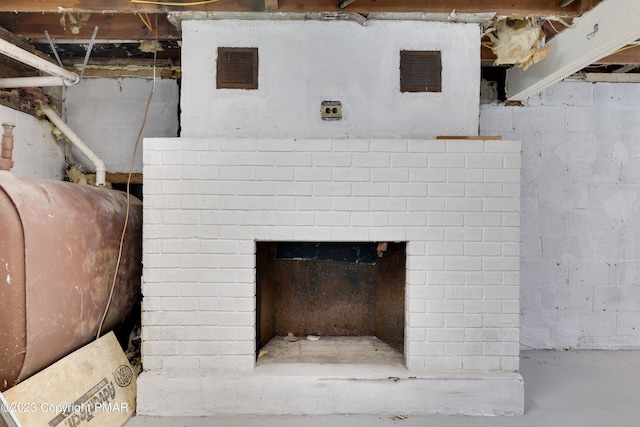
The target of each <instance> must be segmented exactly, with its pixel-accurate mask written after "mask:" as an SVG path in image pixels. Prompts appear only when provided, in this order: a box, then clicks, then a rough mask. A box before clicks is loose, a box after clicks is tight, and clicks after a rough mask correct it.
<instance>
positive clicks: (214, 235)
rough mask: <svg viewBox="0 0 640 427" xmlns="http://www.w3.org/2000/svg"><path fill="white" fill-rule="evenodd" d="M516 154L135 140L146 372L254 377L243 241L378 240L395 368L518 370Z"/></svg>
mask: <svg viewBox="0 0 640 427" xmlns="http://www.w3.org/2000/svg"><path fill="white" fill-rule="evenodd" d="M302 150H303V151H302ZM519 152H520V146H519V144H518V143H515V142H512V141H458V140H451V141H446V140H438V141H413V140H411V141H402V140H400V141H395V140H394V141H378V140H372V141H369V140H318V141H313V140H304V141H301V140H298V141H296V140H266V141H256V140H221V139H205V140H203V139H188V138H182V139H145V142H144V160H145V166H144V175H145V186H144V189H145V194H144V200H145V223H144V259H143V262H144V286H143V293H144V302H143V342H144V345H143V357H144V363H145V369H149V370H163V369H164V370H167V369H173V368H207V369H253V366H254V360H255V342H254V339H255V312H254V309H255V284H254V281H255V268H254V265H255V241H257V240H296V241H327V240H333V241H387V240H390V241H408V244H407V286H406V298H407V304H406V306H407V312H406V328H405V337H406V338H405V339H406V346H405V349H406V350H405V352H406V355H405V356H406V363H407V366H408V367H409V368H410V369H414V370H420V369H471V370H473V369H483V370H501V369H503V370H510V371H513V370H517V369H518V363H517V361H518V350H519V349H518V339H519V335H518V333H517V330H518V324H519V317H518V314H517V313H518V307H519V292H518V272H519V268H520V266H519V245H518V241H519V237H518V236H519V218H518V215H519V212H518V211H519V202H518V197H519V193H518V192H514V191H513V189H512V187H513V185H514V183H515V184H516V185H517V183H518V179H519V171H518V165H519V162H518V161H514V158H517V157H518V156H519ZM167 153H170V154H169V155H166V154H167ZM193 153H198V155H196V156H189V154H193ZM176 158H177V159H180V158H187V159H190V161H188V162H187V163H186V164H183V165H181V164H179V163H176V161H175V159H176ZM195 159H198V161H197V162H196V161H194V160H195ZM165 161H166V164H165ZM194 163H197V164H194ZM248 164H257V165H259V166H258V167H256V166H251V165H248ZM399 165H402V166H399ZM427 165H431V167H427ZM507 167H508V168H511V169H507ZM434 171H436V172H442V173H434ZM187 176H188V177H194V180H190V179H189V180H187V179H184V178H185V177H187ZM412 177H420V179H418V180H413V179H412Z"/></svg>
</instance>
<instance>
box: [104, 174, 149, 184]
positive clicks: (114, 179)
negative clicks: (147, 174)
mask: <svg viewBox="0 0 640 427" xmlns="http://www.w3.org/2000/svg"><path fill="white" fill-rule="evenodd" d="M105 178H106V180H107V182H110V183H112V184H126V183H127V180H128V179H129V174H128V173H125V172H107V173H106V174H105ZM131 183H132V184H142V174H141V173H137V172H134V173H132V174H131Z"/></svg>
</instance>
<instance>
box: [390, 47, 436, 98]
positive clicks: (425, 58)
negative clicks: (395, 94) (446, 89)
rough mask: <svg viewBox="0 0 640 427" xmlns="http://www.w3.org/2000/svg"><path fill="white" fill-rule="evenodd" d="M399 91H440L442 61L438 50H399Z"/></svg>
mask: <svg viewBox="0 0 640 427" xmlns="http://www.w3.org/2000/svg"><path fill="white" fill-rule="evenodd" d="M400 91H401V92H441V91H442V63H441V59H440V52H439V51H424V50H401V51H400Z"/></svg>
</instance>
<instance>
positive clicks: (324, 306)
mask: <svg viewBox="0 0 640 427" xmlns="http://www.w3.org/2000/svg"><path fill="white" fill-rule="evenodd" d="M405 264H406V243H386V242H381V243H378V242H358V243H354V242H350V243H334V242H331V243H298V242H258V243H257V248H256V296H257V308H256V317H257V319H256V325H257V328H256V340H257V342H256V348H257V350H258V351H259V350H260V349H262V348H263V347H264V346H265V345H266V344H267V343H269V341H270V340H272V339H273V338H275V337H284V336H287V335H288V334H290V333H291V334H293V335H294V336H295V337H306V336H308V335H315V336H319V337H377V338H378V339H379V340H381V341H383V342H384V343H386V344H388V345H389V346H391V347H392V348H394V349H395V350H397V351H399V352H401V353H403V351H404V322H405V274H406V273H405V270H406V265H405Z"/></svg>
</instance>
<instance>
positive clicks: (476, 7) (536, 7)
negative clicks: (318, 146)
mask: <svg viewBox="0 0 640 427" xmlns="http://www.w3.org/2000/svg"><path fill="white" fill-rule="evenodd" d="M266 1H270V0H251V1H247V0H219V1H217V2H214V3H208V4H202V5H197V6H189V7H180V6H159V5H151V4H140V3H133V2H131V1H130V0H31V1H25V0H2V2H0V12H37V13H41V12H48V13H58V12H59V11H60V10H61V9H69V10H74V11H83V12H95V13H132V12H137V11H144V12H149V13H151V12H163V13H164V12H178V11H237V12H248V11H264V10H265V6H266ZM559 3H560V2H559V1H558V0H520V1H513V0H485V1H482V2H470V1H469V0H432V1H428V2H427V1H424V0H358V1H356V2H354V3H352V4H350V5H349V6H347V8H346V9H347V10H348V11H349V12H357V13H368V12H446V13H449V12H451V11H452V10H454V9H455V10H456V12H459V13H474V12H476V13H477V12H487V11H492V12H497V13H498V14H501V15H512V16H526V15H535V16H548V15H557V16H575V15H576V13H577V10H578V4H577V3H578V2H574V3H572V4H571V5H569V6H567V7H565V8H562V9H561V8H560V6H559ZM336 5H337V1H336V0H279V4H278V11H279V12H326V11H335V10H336Z"/></svg>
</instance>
